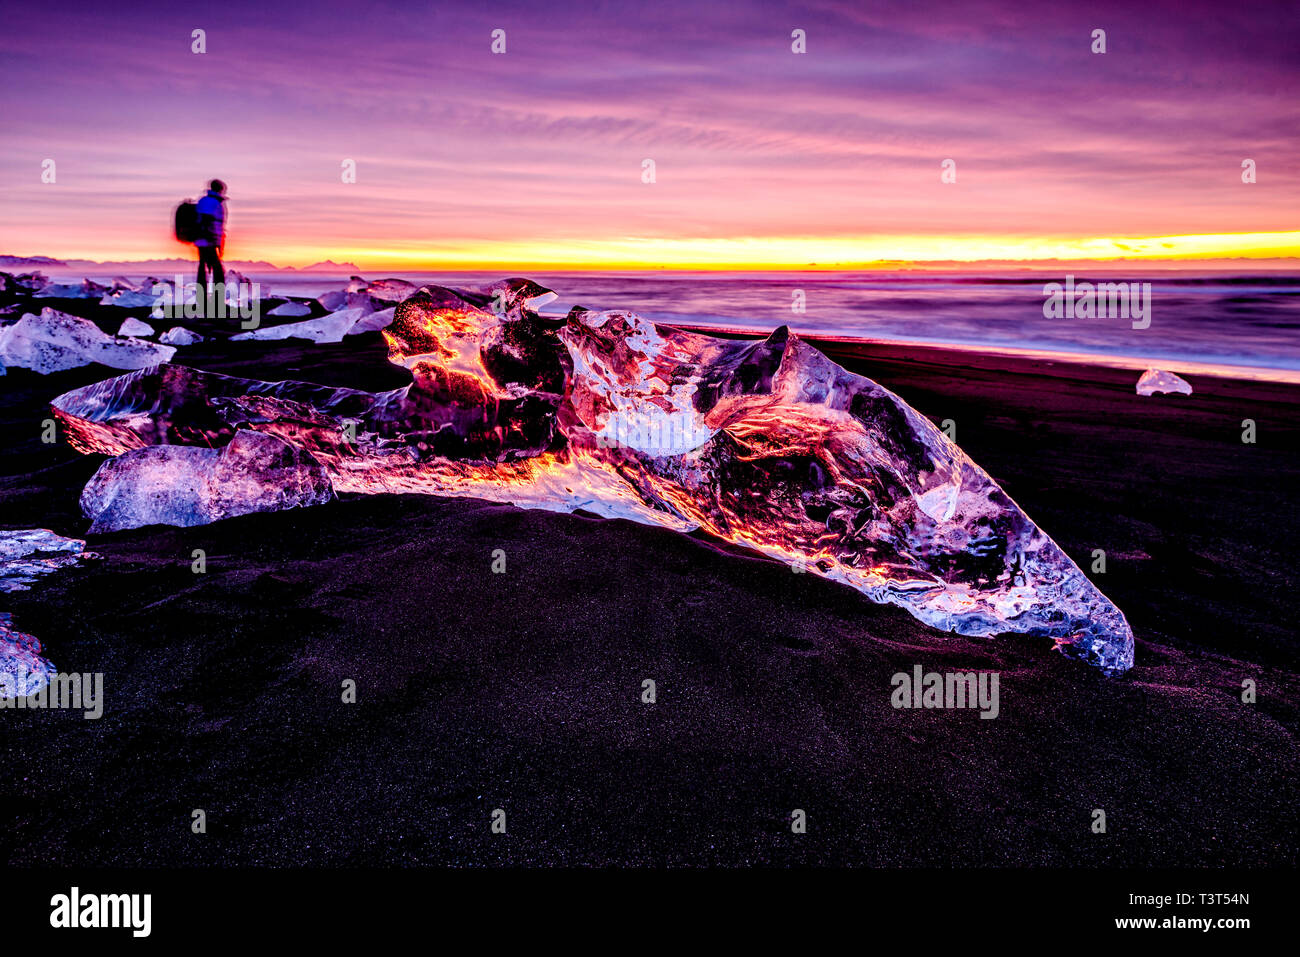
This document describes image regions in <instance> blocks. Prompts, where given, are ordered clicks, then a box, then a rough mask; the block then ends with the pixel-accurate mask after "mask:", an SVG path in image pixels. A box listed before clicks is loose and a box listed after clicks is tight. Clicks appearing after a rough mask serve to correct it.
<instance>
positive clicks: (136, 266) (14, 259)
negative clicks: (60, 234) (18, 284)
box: [0, 256, 361, 275]
mask: <svg viewBox="0 0 1300 957" xmlns="http://www.w3.org/2000/svg"><path fill="white" fill-rule="evenodd" d="M225 265H226V267H227V268H233V269H237V270H238V271H239V272H242V273H250V272H287V273H304V272H309V273H347V274H349V275H359V274H360V273H361V267H360V266H358V265H356V264H355V263H336V262H334V261H332V260H329V259H327V260H325V261H324V262H320V263H313V264H312V265H310V266H303V267H302V268H299V267H297V266H277V265H275V264H274V263H268V262H264V261H261V260H258V261H249V260H241V259H232V260H227V261H226V264H225ZM193 268H194V260H192V259H141V260H133V261H120V262H111V261H110V262H96V261H95V260H93V259H52V258H51V257H49V256H0V269H69V270H76V271H83V270H84V271H88V272H93V273H96V274H101V273H114V272H129V273H138V272H142V271H155V270H163V271H167V270H176V269H184V270H188V269H193Z"/></svg>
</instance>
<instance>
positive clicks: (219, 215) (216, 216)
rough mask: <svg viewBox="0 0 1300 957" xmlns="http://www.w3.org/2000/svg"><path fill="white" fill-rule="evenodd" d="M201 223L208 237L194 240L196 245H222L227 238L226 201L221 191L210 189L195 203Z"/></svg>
mask: <svg viewBox="0 0 1300 957" xmlns="http://www.w3.org/2000/svg"><path fill="white" fill-rule="evenodd" d="M195 205H196V206H197V207H198V214H199V225H200V227H201V228H202V230H203V234H204V236H205V237H206V238H202V239H196V240H194V245H195V246H220V245H221V243H222V242H223V241H224V240H225V238H226V201H225V199H224V198H223V197H222V195H221V194H220V193H214V192H213V191H212V190H208V191H207V192H206V193H204V194H203V196H201V197H200V198H199V201H198V202H197V203H196V204H195Z"/></svg>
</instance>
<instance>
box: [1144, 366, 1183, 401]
mask: <svg viewBox="0 0 1300 957" xmlns="http://www.w3.org/2000/svg"><path fill="white" fill-rule="evenodd" d="M1157 392H1181V393H1182V394H1183V395H1191V394H1192V387H1191V385H1190V384H1189V383H1188V381H1187V380H1186V379H1184V378H1182V377H1180V376H1176V375H1174V374H1173V373H1172V372H1165V371H1164V370H1163V369H1148V370H1147V371H1146V372H1144V373H1142V377H1141V378H1140V379H1138V384H1137V394H1138V395H1155V394H1156V393H1157Z"/></svg>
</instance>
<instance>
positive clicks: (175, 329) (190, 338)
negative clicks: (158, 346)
mask: <svg viewBox="0 0 1300 957" xmlns="http://www.w3.org/2000/svg"><path fill="white" fill-rule="evenodd" d="M158 341H159V342H165V343H166V344H167V345H169V346H192V345H194V343H196V342H202V341H203V337H202V336H201V335H199V334H198V333H197V332H191V331H190V330H189V329H186V328H185V327H184V326H172V327H171V328H170V329H168V330H167V331H166V332H164V333H163V334H162V335H161V336H159V337H158Z"/></svg>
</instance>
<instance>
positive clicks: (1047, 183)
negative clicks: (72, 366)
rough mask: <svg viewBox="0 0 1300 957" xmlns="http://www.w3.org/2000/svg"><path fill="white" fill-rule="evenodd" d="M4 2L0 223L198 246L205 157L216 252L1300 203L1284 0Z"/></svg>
mask: <svg viewBox="0 0 1300 957" xmlns="http://www.w3.org/2000/svg"><path fill="white" fill-rule="evenodd" d="M945 8H946V9H947V12H943V10H944V9H945ZM5 21H6V29H5V32H4V35H3V36H2V37H0V76H2V77H3V81H4V83H3V89H4V113H5V122H4V134H3V137H2V138H0V252H7V253H18V254H48V255H56V256H63V257H73V256H87V257H91V258H98V259H103V258H150V257H156V256H166V255H176V254H180V253H182V252H183V250H182V248H181V247H180V246H178V245H177V244H176V243H175V242H174V241H173V240H171V238H170V234H169V233H168V218H169V216H170V212H171V208H172V207H173V206H174V205H175V203H176V202H178V201H179V200H180V199H182V198H184V197H186V196H193V195H195V193H196V191H197V189H198V187H199V185H200V184H201V183H202V182H204V181H205V180H206V179H208V178H210V177H212V176H219V177H221V178H223V179H225V180H226V181H227V182H228V183H229V184H230V194H231V203H230V216H231V242H230V246H229V248H228V250H227V255H228V256H230V257H232V258H266V259H271V260H273V261H277V262H281V263H286V264H287V263H296V264H302V263H306V262H311V261H315V260H317V259H323V258H326V257H332V258H335V259H340V258H349V259H352V260H354V261H357V262H360V263H376V264H378V263H412V264H413V263H416V262H420V263H429V264H436V263H438V262H444V261H458V262H465V261H467V260H468V261H494V262H520V263H523V262H541V261H547V262H558V263H569V264H572V265H575V266H582V265H584V264H587V263H598V262H601V261H604V260H605V259H608V258H609V257H611V256H613V257H615V258H618V257H620V256H621V257H628V256H635V257H638V258H639V259H640V260H641V261H645V262H648V263H656V262H659V263H673V262H682V261H690V257H691V256H692V255H696V256H699V255H706V254H708V255H713V253H714V252H716V251H719V250H721V251H724V252H725V254H726V255H730V254H731V253H732V252H735V254H736V255H737V256H738V257H740V258H739V259H737V261H740V260H741V259H746V261H753V262H755V263H756V264H760V263H763V262H773V261H778V260H779V261H785V260H784V259H782V257H787V258H790V260H791V261H801V257H804V256H805V255H808V256H811V255H815V254H817V253H818V252H826V253H828V254H833V255H838V253H839V252H841V251H843V250H844V249H849V250H856V249H860V250H861V251H862V254H863V255H862V257H861V258H862V259H875V258H880V256H881V254H882V250H883V251H884V255H886V256H888V255H889V251H890V250H893V249H897V250H899V251H900V252H899V254H898V255H900V256H902V257H903V258H924V257H916V256H914V255H913V253H914V252H915V251H916V250H918V249H920V250H922V251H924V250H925V249H927V248H932V249H933V251H934V254H933V256H931V257H929V258H977V256H976V254H977V253H978V251H979V250H994V251H996V250H998V249H1001V248H1002V247H1001V246H998V245H996V244H995V245H990V240H995V241H1000V242H1002V243H1004V244H1006V245H1007V246H1008V247H1009V248H1020V247H1024V248H1041V249H1043V250H1048V251H1050V250H1052V249H1055V248H1056V247H1055V246H1054V245H1053V241H1054V240H1057V239H1061V238H1077V239H1087V238H1092V237H1102V238H1106V239H1107V240H1108V241H1109V242H1111V243H1112V244H1113V243H1114V241H1115V240H1117V239H1118V241H1119V242H1121V243H1122V242H1123V239H1122V238H1123V237H1168V236H1183V235H1200V234H1213V235H1219V234H1228V233H1266V232H1278V231H1294V230H1297V229H1300V223H1298V222H1297V221H1298V219H1300V216H1297V213H1298V212H1300V14H1298V13H1297V8H1296V5H1295V4H1294V3H1285V4H1284V3H1276V4H1270V3H1262V4H1252V3H1237V4H1197V3H1191V4H1189V3H1177V4H1175V3H1170V4H1154V5H1153V4H1143V3H1117V4H1071V3H1041V4H1030V3H1023V4H1022V3H1017V4H1010V3H980V2H969V3H954V4H943V5H938V4H934V5H923V4H905V3H879V2H866V0H859V2H813V3H804V4H767V3H743V4H742V3H717V2H696V3H682V4H677V3H661V2H654V3H650V2H646V3H626V4H624V3H590V2H587V3H575V2H564V0H560V2H547V3H536V2H535V3H528V4H524V3H494V2H489V0H484V2H477V3H465V4H452V5H444V4H434V3H425V4H371V3H338V2H331V0H317V2H311V3H301V4H284V3H278V2H276V3H266V2H263V3H248V4H245V3H233V4H231V3H223V4H217V3H188V4H183V5H177V4H175V3H159V4H150V3H138V4H132V5H131V9H130V10H129V11H128V10H123V9H120V8H117V7H116V5H113V6H109V5H101V4H94V5H91V4H70V3H61V2H57V0H56V2H49V3H33V4H26V5H23V6H22V7H17V6H14V7H11V9H10V10H8V11H7V12H6V15H5ZM1099 27H1100V28H1103V29H1105V30H1106V33H1107V53H1106V54H1105V55H1096V54H1093V53H1092V52H1091V51H1090V46H1091V39H1090V35H1091V32H1092V30H1093V29H1095V28H1099ZM196 28H202V29H204V30H206V32H207V51H208V52H207V53H206V54H204V55H195V54H193V53H191V31H192V30H194V29H196ZM495 28H502V29H505V30H506V43H507V52H506V53H505V54H504V55H493V54H492V53H491V52H490V44H491V31H492V30H493V29H495ZM794 28H802V29H804V30H806V31H807V37H808V40H807V44H808V52H807V53H806V54H803V55H796V54H794V53H792V52H791V48H790V44H791V38H790V34H791V30H792V29H794ZM47 158H52V159H54V160H55V162H56V164H57V166H56V170H57V181H56V183H54V184H45V183H42V182H41V163H42V161H43V160H44V159H47ZM647 158H650V159H653V160H654V161H655V164H656V182H655V183H654V184H652V185H650V184H645V183H643V182H642V178H641V171H642V161H643V160H644V159H647ZM947 158H952V159H953V160H955V161H956V164H957V183H956V184H944V183H941V182H940V163H941V161H942V160H944V159H947ZM1244 158H1251V159H1254V160H1255V161H1256V163H1257V168H1258V182H1257V183H1255V184H1252V185H1245V184H1243V183H1242V182H1241V174H1240V169H1241V162H1242V160H1243V159H1244ZM344 159H353V160H355V161H356V163H357V182H356V183H351V184H345V183H343V182H342V181H341V177H340V172H341V163H342V161H343V160H344ZM1281 242H1283V244H1284V245H1285V244H1290V245H1291V247H1292V248H1291V254H1292V255H1295V254H1297V252H1300V250H1296V249H1295V248H1294V233H1293V234H1292V238H1290V239H1286V238H1284V239H1283V240H1281ZM1211 245H1212V243H1211ZM1233 248H1234V247H1232V246H1225V247H1224V249H1225V250H1227V251H1231V250H1232V249H1233ZM1184 251H1185V250H1183V249H1182V247H1180V248H1179V251H1178V252H1179V253H1181V252H1184ZM1122 252H1123V250H1122V249H1119V248H1111V249H1107V250H1100V251H1099V252H1098V254H1099V255H1101V254H1109V255H1118V254H1122ZM968 253H969V254H970V255H969V256H968V255H967V254H968ZM723 254H724V253H723V252H717V255H723ZM774 256H775V257H776V259H774V258H773V257H774ZM682 257H685V258H684V259H683V258H682Z"/></svg>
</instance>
